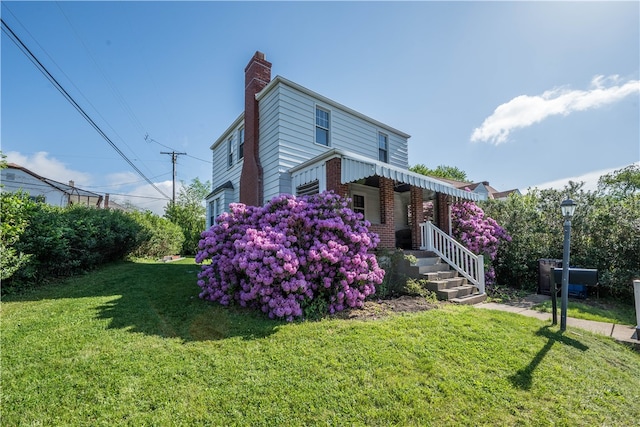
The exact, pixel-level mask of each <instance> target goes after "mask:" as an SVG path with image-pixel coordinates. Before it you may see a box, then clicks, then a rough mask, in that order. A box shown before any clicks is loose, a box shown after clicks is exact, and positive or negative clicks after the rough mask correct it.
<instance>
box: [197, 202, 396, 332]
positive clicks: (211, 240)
mask: <svg viewBox="0 0 640 427" xmlns="http://www.w3.org/2000/svg"><path fill="white" fill-rule="evenodd" d="M347 205H348V203H347V201H346V200H345V199H342V198H340V197H339V196H337V195H336V194H334V193H328V192H325V193H322V194H316V195H312V196H303V197H300V198H296V197H294V196H290V195H282V196H278V197H275V198H273V199H272V200H271V201H270V202H268V203H267V204H266V205H265V206H263V207H253V206H246V205H244V204H241V203H234V204H231V205H230V212H229V213H223V214H222V215H220V216H219V217H218V218H217V220H216V224H215V225H213V226H212V227H211V228H210V229H209V230H207V231H205V232H203V233H202V240H200V243H199V247H198V248H199V252H198V254H197V255H196V262H198V263H204V262H205V261H206V260H210V261H211V262H210V263H204V264H203V265H202V270H201V272H200V273H199V274H198V279H199V280H198V285H199V286H200V287H201V288H202V292H201V293H200V297H201V298H203V299H206V300H210V301H218V302H219V303H220V304H223V305H228V304H231V303H238V304H240V305H241V306H244V307H254V308H259V309H260V310H262V311H263V312H264V313H267V314H268V315H269V317H271V318H285V319H286V320H288V321H291V320H293V318H295V317H301V316H302V315H303V313H304V314H309V311H311V310H327V311H328V312H330V313H334V312H336V311H341V310H344V309H345V308H347V307H362V305H363V304H364V299H365V298H366V297H367V296H368V295H371V294H373V293H374V292H375V286H376V285H379V284H380V283H382V279H383V278H384V270H382V269H381V268H379V266H378V263H377V261H376V257H375V256H374V255H373V254H370V253H369V250H371V249H374V248H375V247H376V246H377V245H378V243H379V238H378V236H377V235H376V234H374V233H371V232H369V230H368V227H369V225H370V224H369V222H368V221H363V220H362V215H361V214H359V213H355V212H353V211H352V210H351V209H349V208H348V207H347ZM305 311H307V313H305ZM321 314H324V313H321Z"/></svg>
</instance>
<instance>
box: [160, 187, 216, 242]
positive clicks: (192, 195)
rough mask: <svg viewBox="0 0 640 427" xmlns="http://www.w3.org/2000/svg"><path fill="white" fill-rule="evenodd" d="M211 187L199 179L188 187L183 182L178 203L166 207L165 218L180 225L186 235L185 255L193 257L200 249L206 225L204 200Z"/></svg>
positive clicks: (170, 203)
mask: <svg viewBox="0 0 640 427" xmlns="http://www.w3.org/2000/svg"><path fill="white" fill-rule="evenodd" d="M210 186H211V184H210V183H209V182H208V181H207V182H204V183H203V182H201V181H200V180H199V179H198V178H195V179H194V180H193V181H191V184H189V185H188V186H186V185H184V182H183V183H182V188H181V189H180V192H179V193H178V197H177V198H176V202H175V203H173V202H169V203H168V204H167V206H166V207H165V210H164V216H165V218H167V219H168V220H169V221H171V222H173V223H174V224H177V225H179V226H180V228H181V229H182V233H183V234H184V238H185V239H184V243H183V244H182V253H183V254H184V255H193V254H195V253H196V250H197V248H198V242H199V241H200V233H202V232H203V231H204V228H205V224H206V220H205V214H206V208H205V206H204V198H205V197H206V196H207V194H208V193H209V187H210Z"/></svg>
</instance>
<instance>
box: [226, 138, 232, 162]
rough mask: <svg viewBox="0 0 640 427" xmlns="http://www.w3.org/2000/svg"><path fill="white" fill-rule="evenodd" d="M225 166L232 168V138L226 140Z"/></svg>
mask: <svg viewBox="0 0 640 427" xmlns="http://www.w3.org/2000/svg"><path fill="white" fill-rule="evenodd" d="M227 166H228V167H231V166H233V138H229V139H228V140H227Z"/></svg>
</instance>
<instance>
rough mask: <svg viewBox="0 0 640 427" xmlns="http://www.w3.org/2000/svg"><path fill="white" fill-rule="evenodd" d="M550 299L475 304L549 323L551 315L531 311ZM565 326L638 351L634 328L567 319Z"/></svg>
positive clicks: (540, 297)
mask: <svg viewBox="0 0 640 427" xmlns="http://www.w3.org/2000/svg"><path fill="white" fill-rule="evenodd" d="M549 299H551V297H550V296H547V295H530V296H528V297H526V298H524V299H523V300H522V301H520V302H518V303H506V304H498V303H495V302H485V303H482V304H477V305H476V307H478V308H485V309H489V310H500V311H507V312H510V313H516V314H521V315H523V316H529V317H535V318H537V319H540V320H547V321H549V322H551V320H552V315H551V313H543V312H540V311H537V310H533V309H532V307H533V306H535V305H537V304H540V303H542V302H544V301H546V300H549ZM559 323H560V301H558V324H559ZM567 326H571V327H574V328H580V329H584V330H587V331H591V332H594V333H597V334H602V335H606V336H608V337H612V338H614V339H615V340H616V341H619V342H622V343H625V344H629V345H631V346H633V347H634V348H635V349H637V350H640V341H639V340H638V334H637V331H636V327H635V326H629V325H619V324H616V323H608V322H596V321H593V320H582V319H574V318H571V317H567Z"/></svg>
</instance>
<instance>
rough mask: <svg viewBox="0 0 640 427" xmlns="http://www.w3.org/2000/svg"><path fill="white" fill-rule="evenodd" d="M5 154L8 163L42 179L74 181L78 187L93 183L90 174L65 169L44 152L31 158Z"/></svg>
mask: <svg viewBox="0 0 640 427" xmlns="http://www.w3.org/2000/svg"><path fill="white" fill-rule="evenodd" d="M5 154H6V156H7V162H8V163H15V164H17V165H19V166H22V167H24V168H27V169H29V170H30V171H31V172H33V173H36V174H38V175H40V176H42V177H44V178H49V179H53V180H54V181H58V182H62V183H65V184H66V183H68V182H69V181H74V182H75V184H76V185H77V186H78V187H82V186H85V185H89V184H91V183H92V181H93V179H92V177H91V174H89V173H86V172H80V171H76V170H73V169H69V168H67V167H66V165H65V164H64V163H62V162H61V161H60V160H58V159H55V158H53V157H49V153H47V152H46V151H38V152H37V153H35V154H33V155H31V156H26V155H24V154H21V153H19V152H17V151H9V152H7V153H5Z"/></svg>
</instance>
